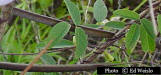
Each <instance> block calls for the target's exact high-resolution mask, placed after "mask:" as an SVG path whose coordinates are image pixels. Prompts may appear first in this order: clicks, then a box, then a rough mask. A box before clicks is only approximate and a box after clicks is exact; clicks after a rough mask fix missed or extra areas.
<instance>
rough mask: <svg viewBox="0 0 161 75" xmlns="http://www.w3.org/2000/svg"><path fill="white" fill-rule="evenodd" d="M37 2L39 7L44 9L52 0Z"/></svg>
mask: <svg viewBox="0 0 161 75" xmlns="http://www.w3.org/2000/svg"><path fill="white" fill-rule="evenodd" d="M39 3H40V7H41V8H44V9H45V8H48V7H49V6H50V5H52V0H39Z"/></svg>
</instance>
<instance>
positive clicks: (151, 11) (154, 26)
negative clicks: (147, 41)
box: [149, 0, 158, 35]
mask: <svg viewBox="0 0 161 75" xmlns="http://www.w3.org/2000/svg"><path fill="white" fill-rule="evenodd" d="M149 8H150V15H151V19H152V23H153V28H154V33H155V35H157V34H158V31H157V24H156V20H155V16H154V11H153V4H152V0H149Z"/></svg>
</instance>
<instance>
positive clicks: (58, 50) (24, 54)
mask: <svg viewBox="0 0 161 75" xmlns="http://www.w3.org/2000/svg"><path fill="white" fill-rule="evenodd" d="M74 48H75V47H67V48H61V49H56V50H52V49H49V50H50V51H47V52H46V53H52V52H61V51H65V50H68V49H74ZM0 54H2V55H23V56H26V55H37V54H39V52H38V53H22V54H20V53H4V52H0Z"/></svg>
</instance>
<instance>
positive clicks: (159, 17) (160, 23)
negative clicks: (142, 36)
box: [157, 14, 161, 33]
mask: <svg viewBox="0 0 161 75" xmlns="http://www.w3.org/2000/svg"><path fill="white" fill-rule="evenodd" d="M157 22H158V28H159V31H160V33H161V14H160V15H158V17H157Z"/></svg>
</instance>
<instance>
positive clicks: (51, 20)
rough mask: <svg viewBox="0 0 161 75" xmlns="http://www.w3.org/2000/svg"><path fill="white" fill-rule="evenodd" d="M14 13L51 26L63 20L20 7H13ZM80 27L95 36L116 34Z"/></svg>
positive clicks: (72, 29) (72, 28)
mask: <svg viewBox="0 0 161 75" xmlns="http://www.w3.org/2000/svg"><path fill="white" fill-rule="evenodd" d="M12 14H13V15H16V16H20V17H23V18H27V19H30V20H33V21H36V22H40V23H44V24H47V25H50V26H53V25H55V24H56V23H58V22H62V20H58V19H56V18H52V17H47V16H44V15H39V14H36V13H32V12H28V11H25V10H21V9H18V8H13V10H12ZM71 25H72V27H71V31H74V29H75V25H73V24H71ZM78 27H81V28H83V29H84V30H85V32H86V33H87V34H89V35H91V36H94V37H106V38H111V37H113V36H114V33H112V32H108V31H105V30H100V29H95V28H91V27H86V26H84V25H79V26H78Z"/></svg>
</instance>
